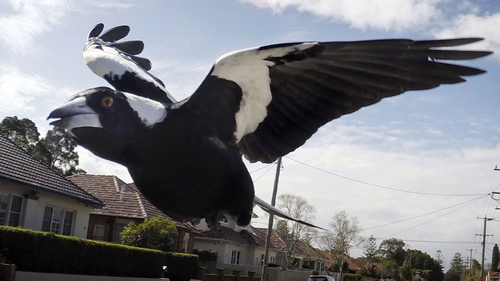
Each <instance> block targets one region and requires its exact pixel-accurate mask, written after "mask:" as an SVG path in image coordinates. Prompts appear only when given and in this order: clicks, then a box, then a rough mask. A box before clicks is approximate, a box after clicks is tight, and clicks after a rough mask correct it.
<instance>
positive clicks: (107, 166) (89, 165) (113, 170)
mask: <svg viewBox="0 0 500 281" xmlns="http://www.w3.org/2000/svg"><path fill="white" fill-rule="evenodd" d="M76 151H77V152H78V156H79V161H80V164H79V167H81V168H82V169H84V170H85V171H86V172H87V173H88V174H92V175H113V176H117V177H119V178H120V179H121V180H123V181H125V182H126V183H130V182H132V178H131V177H130V174H129V173H128V170H127V168H125V167H124V166H121V165H119V164H116V163H113V162H110V161H108V160H104V159H102V158H99V157H97V156H95V155H94V154H92V153H91V152H90V151H88V150H86V149H85V148H83V147H81V146H78V147H77V149H76Z"/></svg>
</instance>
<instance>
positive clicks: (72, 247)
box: [0, 226, 163, 278]
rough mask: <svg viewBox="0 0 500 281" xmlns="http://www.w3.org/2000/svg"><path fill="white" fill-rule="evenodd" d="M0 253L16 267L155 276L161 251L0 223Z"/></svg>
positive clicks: (160, 270)
mask: <svg viewBox="0 0 500 281" xmlns="http://www.w3.org/2000/svg"><path fill="white" fill-rule="evenodd" d="M0 252H1V253H2V255H3V256H4V257H5V260H6V262H10V263H13V264H16V266H17V268H18V270H21V271H35V272H50V273H65V274H84V275H109V276H129V277H151V278H158V277H161V274H162V265H163V255H162V253H161V252H160V251H156V250H150V249H141V248H136V247H130V246H124V245H118V244H112V243H106V242H99V241H93V240H87V239H80V238H76V237H70V236H62V235H56V234H53V233H50V232H41V231H32V230H25V229H22V228H14V227H8V226H0Z"/></svg>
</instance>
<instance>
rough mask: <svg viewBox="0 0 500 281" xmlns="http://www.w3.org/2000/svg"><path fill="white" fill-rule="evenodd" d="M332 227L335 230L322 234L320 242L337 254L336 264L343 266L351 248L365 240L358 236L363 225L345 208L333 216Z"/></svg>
mask: <svg viewBox="0 0 500 281" xmlns="http://www.w3.org/2000/svg"><path fill="white" fill-rule="evenodd" d="M330 227H331V228H332V229H333V231H332V232H330V233H328V234H327V235H324V236H322V237H321V239H320V241H319V243H320V244H322V247H323V248H325V249H327V250H329V251H330V252H331V253H332V254H333V255H334V256H335V260H336V264H337V265H339V268H341V267H340V265H341V264H344V263H345V262H346V258H347V257H349V253H350V250H351V249H352V248H353V247H356V246H359V245H360V244H361V243H362V242H363V239H362V238H360V237H359V236H358V235H359V233H360V232H361V227H360V226H359V223H358V219H357V218H356V217H349V215H348V214H347V212H346V211H344V210H342V211H340V212H338V213H336V214H335V215H334V216H333V217H332V221H331V222H330ZM343 272H344V271H343V270H341V271H340V273H341V274H342V273H343ZM341 278H342V277H341Z"/></svg>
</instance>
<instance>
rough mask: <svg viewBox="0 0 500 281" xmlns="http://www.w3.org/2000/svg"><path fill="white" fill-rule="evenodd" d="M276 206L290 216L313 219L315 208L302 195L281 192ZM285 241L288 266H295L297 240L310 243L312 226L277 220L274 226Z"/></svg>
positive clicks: (305, 219)
mask: <svg viewBox="0 0 500 281" xmlns="http://www.w3.org/2000/svg"><path fill="white" fill-rule="evenodd" d="M277 206H278V208H279V209H280V210H282V211H283V212H285V213H286V214H288V215H290V216H291V217H294V218H297V219H299V220H303V221H306V222H311V221H312V220H314V219H315V217H314V213H315V212H316V208H314V206H313V205H310V204H309V203H308V202H307V200H306V199H305V198H303V197H300V196H297V195H293V194H282V195H280V196H279V197H278V204H277ZM274 230H275V231H276V233H277V234H278V235H279V236H280V238H281V239H282V240H283V242H284V243H285V255H286V259H287V263H288V266H289V267H294V266H295V263H296V262H295V256H296V255H295V254H296V252H297V249H298V248H297V246H298V243H299V242H306V243H308V244H309V243H310V242H311V239H312V237H313V235H314V233H315V232H316V231H315V230H314V229H313V228H312V227H309V226H306V225H303V224H300V223H298V222H295V221H288V220H278V222H277V223H276V226H275V228H274Z"/></svg>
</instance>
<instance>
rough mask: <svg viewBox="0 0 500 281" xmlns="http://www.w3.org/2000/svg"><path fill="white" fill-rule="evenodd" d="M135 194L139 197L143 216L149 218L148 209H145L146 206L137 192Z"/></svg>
mask: <svg viewBox="0 0 500 281" xmlns="http://www.w3.org/2000/svg"><path fill="white" fill-rule="evenodd" d="M134 194H135V196H136V197H137V201H138V202H139V207H140V208H141V212H142V215H143V216H144V218H147V217H148V213H147V212H146V209H145V208H144V204H143V203H142V199H141V196H140V195H139V193H137V192H134Z"/></svg>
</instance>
